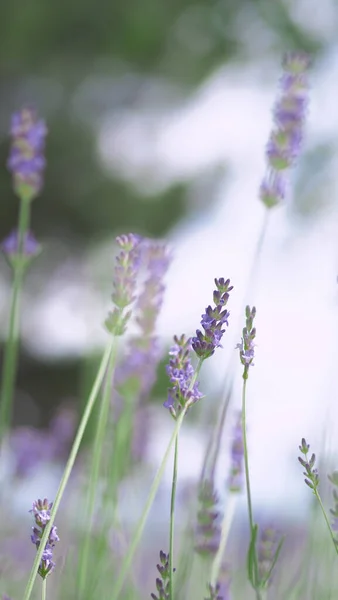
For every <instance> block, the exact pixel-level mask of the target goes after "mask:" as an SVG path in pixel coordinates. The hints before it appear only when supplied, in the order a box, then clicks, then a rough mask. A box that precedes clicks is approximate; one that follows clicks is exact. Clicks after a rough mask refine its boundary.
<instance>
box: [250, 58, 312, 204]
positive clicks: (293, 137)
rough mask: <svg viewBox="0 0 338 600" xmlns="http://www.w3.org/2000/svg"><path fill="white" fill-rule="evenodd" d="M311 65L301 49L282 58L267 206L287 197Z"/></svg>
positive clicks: (264, 194)
mask: <svg viewBox="0 0 338 600" xmlns="http://www.w3.org/2000/svg"><path fill="white" fill-rule="evenodd" d="M309 66H310V60H309V57H308V55H307V54H305V53H301V52H295V53H290V54H287V55H286V56H285V57H284V60H283V70H284V72H283V74H282V77H281V79H280V93H279V96H278V98H277V100H276V103H275V106H274V109H273V118H274V129H273V131H272V132H271V135H270V138H269V141H268V144H267V148H266V158H267V163H268V169H267V176H266V177H265V178H264V180H263V183H262V185H261V187H260V194H259V195H260V198H261V200H262V201H263V203H264V204H265V206H266V207H267V208H271V207H273V206H276V205H278V204H280V203H281V202H282V201H283V200H284V198H285V188H286V173H287V171H288V170H289V169H290V168H291V167H292V166H293V165H294V164H295V161H296V160H297V158H298V156H299V154H300V151H301V148H302V142H303V137H304V133H303V132H304V121H305V117H306V112H307V107H308V81H307V71H308V69H309Z"/></svg>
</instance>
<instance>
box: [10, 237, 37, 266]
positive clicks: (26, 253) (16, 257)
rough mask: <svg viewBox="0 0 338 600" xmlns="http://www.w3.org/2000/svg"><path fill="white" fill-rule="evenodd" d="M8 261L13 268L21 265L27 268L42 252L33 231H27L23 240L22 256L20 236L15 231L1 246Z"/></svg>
mask: <svg viewBox="0 0 338 600" xmlns="http://www.w3.org/2000/svg"><path fill="white" fill-rule="evenodd" d="M0 248H1V250H2V252H3V253H4V255H5V257H6V259H7V261H8V262H9V264H10V265H11V266H13V267H15V266H17V265H18V264H19V263H20V264H21V265H22V266H23V268H26V267H27V266H28V265H29V263H30V262H31V260H32V259H33V258H35V257H36V256H37V255H38V254H39V253H40V250H41V246H40V244H39V243H38V242H37V240H36V239H35V237H34V235H33V233H32V232H31V231H27V232H26V234H25V236H24V239H23V247H22V255H20V249H19V235H18V232H17V231H16V230H13V231H12V232H11V233H10V234H9V236H7V237H6V238H5V239H4V240H3V242H2V243H1V245H0Z"/></svg>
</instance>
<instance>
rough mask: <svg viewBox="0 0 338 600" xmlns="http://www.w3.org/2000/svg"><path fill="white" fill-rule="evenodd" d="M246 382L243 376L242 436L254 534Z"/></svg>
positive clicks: (249, 508)
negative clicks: (247, 433) (247, 432)
mask: <svg viewBox="0 0 338 600" xmlns="http://www.w3.org/2000/svg"><path fill="white" fill-rule="evenodd" d="M246 382H247V379H244V378H243V388H242V436H243V449H244V468H245V482H246V497H247V503H248V514H249V525H250V533H251V535H252V532H253V529H254V522H253V513H252V500H251V487H250V474H249V458H248V443H247V438H246Z"/></svg>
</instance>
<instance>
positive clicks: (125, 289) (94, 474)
mask: <svg viewBox="0 0 338 600" xmlns="http://www.w3.org/2000/svg"><path fill="white" fill-rule="evenodd" d="M116 241H117V244H118V246H119V248H120V252H119V254H118V256H117V258H116V266H115V273H114V274H115V277H114V291H113V294H112V300H113V303H114V308H113V310H112V311H111V312H110V313H109V315H108V318H107V319H106V322H105V325H106V328H107V330H108V332H109V333H110V334H111V336H112V338H113V339H117V338H118V337H119V336H121V335H123V334H124V332H125V330H126V327H127V324H128V321H129V320H130V317H131V314H132V309H131V307H132V304H133V303H134V301H135V299H136V285H137V274H138V269H139V266H140V250H139V247H140V242H141V238H140V237H139V236H137V235H134V234H132V233H131V234H129V235H122V236H119V237H117V238H116ZM116 355H117V347H116V344H114V351H113V352H112V353H111V355H110V358H109V362H108V367H107V372H106V381H105V385H104V390H103V394H102V399H101V404H100V410H99V415H98V419H97V423H96V431H95V437H94V447H93V458H92V463H91V471H90V478H89V487H88V497H87V503H88V505H87V526H86V532H85V541H84V544H83V546H82V551H81V554H80V559H79V565H78V586H77V593H78V598H82V597H83V595H84V590H85V587H86V582H87V577H88V565H89V550H90V538H91V534H92V528H93V524H94V508H95V497H96V493H97V489H98V481H99V475H100V464H101V459H102V454H103V448H104V442H105V437H106V428H107V423H108V414H109V406H110V399H111V395H112V385H113V379H114V370H115V364H116Z"/></svg>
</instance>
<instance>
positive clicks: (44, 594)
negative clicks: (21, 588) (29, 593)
mask: <svg viewBox="0 0 338 600" xmlns="http://www.w3.org/2000/svg"><path fill="white" fill-rule="evenodd" d="M46 599H47V577H45V579H43V580H42V586H41V600H46Z"/></svg>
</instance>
